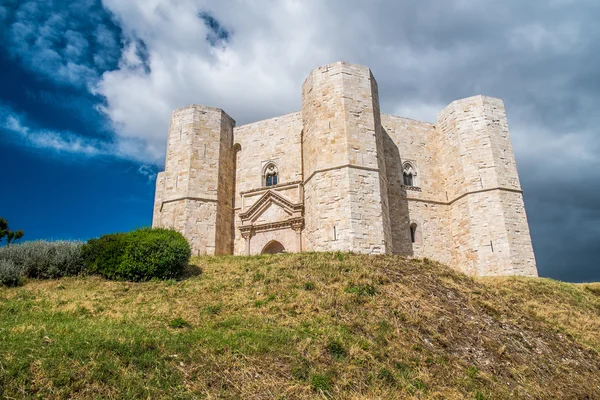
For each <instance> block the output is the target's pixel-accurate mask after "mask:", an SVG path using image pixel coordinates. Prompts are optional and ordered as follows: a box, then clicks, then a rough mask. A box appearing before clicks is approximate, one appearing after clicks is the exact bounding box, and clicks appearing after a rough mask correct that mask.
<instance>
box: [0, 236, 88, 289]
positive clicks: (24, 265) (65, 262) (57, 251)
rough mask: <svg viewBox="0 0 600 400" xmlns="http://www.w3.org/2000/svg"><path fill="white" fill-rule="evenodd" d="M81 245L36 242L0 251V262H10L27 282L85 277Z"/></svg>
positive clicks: (61, 242) (76, 243)
mask: <svg viewBox="0 0 600 400" xmlns="http://www.w3.org/2000/svg"><path fill="white" fill-rule="evenodd" d="M82 246H83V243H81V242H70V241H56V242H47V241H44V240H38V241H33V242H25V243H22V244H17V245H14V244H13V245H12V246H10V247H2V248H0V260H8V261H11V262H12V263H13V264H14V265H15V266H17V267H18V268H19V269H20V271H21V273H22V274H23V275H25V276H27V277H29V278H39V279H53V278H60V277H63V276H76V275H81V274H83V273H85V272H86V271H85V267H84V264H83V258H82V254H81V251H82Z"/></svg>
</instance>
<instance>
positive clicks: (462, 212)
mask: <svg viewBox="0 0 600 400" xmlns="http://www.w3.org/2000/svg"><path fill="white" fill-rule="evenodd" d="M438 129H439V132H440V143H441V146H440V159H441V160H442V162H443V163H444V165H445V167H446V169H445V172H446V174H447V175H446V188H447V191H448V193H449V196H450V208H451V211H450V213H451V222H452V226H453V229H452V231H453V243H454V245H455V249H454V250H455V259H454V263H453V264H454V265H456V266H457V267H458V268H461V269H463V270H464V271H465V272H467V273H472V274H477V275H488V274H494V275H507V274H514V273H515V271H519V273H520V274H524V275H537V270H536V267H535V258H534V255H533V250H532V247H531V238H530V236H529V229H528V224H527V218H526V216H525V209H524V207H523V202H522V192H521V188H520V185H519V180H518V175H517V169H516V164H515V161H514V156H513V153H512V146H511V144H510V137H509V133H508V124H507V122H506V114H505V111H504V105H503V103H502V101H501V100H498V99H492V98H488V97H484V96H475V97H471V98H468V99H463V100H457V101H455V102H453V103H451V104H450V105H449V106H448V107H446V108H445V109H444V110H442V111H441V112H440V114H439V116H438ZM509 227H510V229H509ZM525 242H527V243H529V246H527V245H525V246H522V245H521V244H523V243H525Z"/></svg>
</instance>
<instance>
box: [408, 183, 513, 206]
mask: <svg viewBox="0 0 600 400" xmlns="http://www.w3.org/2000/svg"><path fill="white" fill-rule="evenodd" d="M494 190H499V191H503V192H512V193H520V194H523V190H521V189H512V188H505V187H500V186H498V187H494V188H488V189H480V190H472V191H468V192H465V193H463V194H461V195H460V196H458V197H455V198H454V199H453V200H450V201H437V200H427V199H417V198H415V197H406V200H409V201H418V202H421V203H430V204H441V205H446V206H449V205H452V204H454V203H455V202H457V201H458V200H460V199H462V198H463V197H466V196H469V195H471V194H478V193H485V192H491V191H494Z"/></svg>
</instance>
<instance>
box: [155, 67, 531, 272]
mask: <svg viewBox="0 0 600 400" xmlns="http://www.w3.org/2000/svg"><path fill="white" fill-rule="evenodd" d="M153 226H155V227H167V228H172V229H175V230H177V231H179V232H181V233H182V234H183V235H184V236H185V237H186V238H187V239H188V241H189V243H190V245H191V247H192V253H193V254H240V255H243V254H261V253H276V252H283V251H287V252H299V251H352V252H357V253H368V254H400V255H405V256H415V257H429V258H432V259H435V260H437V261H440V262H443V263H445V264H448V265H450V266H452V267H454V268H456V269H458V270H460V271H463V272H465V273H467V274H470V275H477V276H485V275H528V276H535V275H537V269H536V264H535V257H534V254H533V248H532V245H531V238H530V234H529V226H528V223H527V217H526V215H525V207H524V204H523V195H522V190H521V186H520V183H519V177H518V175H517V167H516V164H515V158H514V155H513V150H512V145H511V142H510V137H509V132H508V126H507V122H506V116H505V111H504V104H503V102H502V101H501V100H498V99H494V98H489V97H484V96H475V97H471V98H467V99H463V100H457V101H454V102H453V103H451V104H450V105H449V106H447V107H446V108H445V109H443V110H442V111H441V112H440V113H439V115H438V120H437V124H431V123H427V122H420V121H415V120H411V119H407V118H402V117H396V116H393V115H386V114H382V113H380V111H379V95H378V89H377V82H376V81H375V78H374V77H373V75H372V74H371V71H370V70H369V68H367V67H363V66H360V65H355V64H349V63H346V62H337V63H334V64H330V65H326V66H324V67H320V68H317V69H315V70H313V71H312V72H311V73H310V74H309V76H308V78H306V80H305V81H304V84H303V85H302V110H301V111H299V112H295V113H292V114H287V115H284V116H280V117H275V118H271V119H267V120H264V121H259V122H255V123H251V124H248V125H242V126H239V127H236V126H235V121H234V120H233V119H232V118H231V117H230V116H229V115H227V114H226V113H225V112H224V111H223V110H221V109H217V108H212V107H206V106H200V105H191V106H187V107H183V108H180V109H177V110H175V111H174V112H173V114H172V116H171V123H170V127H169V136H168V145H167V157H166V163H165V171H164V172H161V173H159V174H158V177H157V181H156V198H155V203H154V217H153Z"/></svg>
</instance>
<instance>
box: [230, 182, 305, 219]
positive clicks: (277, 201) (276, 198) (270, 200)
mask: <svg viewBox="0 0 600 400" xmlns="http://www.w3.org/2000/svg"><path fill="white" fill-rule="evenodd" d="M271 205H274V206H276V208H274V209H273V210H271V211H270V213H272V214H273V216H275V214H279V216H281V217H283V216H284V214H285V215H287V216H288V217H292V216H300V215H302V211H303V205H302V204H301V203H293V202H292V201H290V200H289V199H288V198H286V197H285V196H283V195H281V194H279V193H277V192H275V191H273V190H267V191H266V192H265V193H264V194H263V195H262V196H261V197H260V198H259V199H258V200H257V201H256V202H255V203H254V204H253V205H252V206H251V207H250V208H249V209H248V210H247V211H245V212H243V213H241V214H240V218H241V219H242V222H243V223H244V224H246V223H252V222H254V221H257V220H258V219H259V217H261V215H263V214H264V213H265V212H266V211H267V209H269V208H270V207H271ZM269 222H273V221H269Z"/></svg>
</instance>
